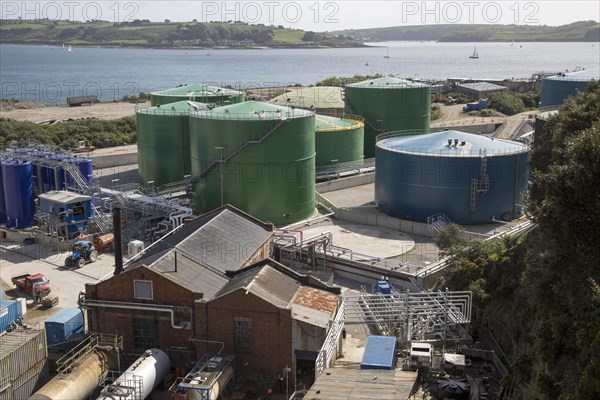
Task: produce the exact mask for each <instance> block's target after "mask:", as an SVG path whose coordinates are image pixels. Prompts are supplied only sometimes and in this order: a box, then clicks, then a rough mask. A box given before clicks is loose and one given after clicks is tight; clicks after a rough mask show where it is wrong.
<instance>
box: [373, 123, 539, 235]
mask: <svg viewBox="0 0 600 400" xmlns="http://www.w3.org/2000/svg"><path fill="white" fill-rule="evenodd" d="M528 160H529V147H528V146H526V145H524V144H522V143H519V142H512V141H508V140H502V139H494V138H489V137H486V136H481V135H474V134H470V133H465V132H458V131H442V132H435V133H429V134H425V135H416V136H395V137H389V138H385V139H381V140H379V141H378V142H377V145H376V157H375V168H376V171H377V172H376V175H375V201H376V202H377V204H378V205H379V207H380V209H381V211H383V212H384V213H386V214H389V215H392V216H394V217H398V218H403V219H409V220H413V221H419V222H427V220H428V217H431V216H434V215H435V214H444V215H446V216H447V217H448V218H449V219H450V220H451V221H452V222H455V223H459V224H485V223H490V222H492V220H493V219H497V220H500V219H502V220H510V219H513V218H516V217H518V216H520V215H521V214H522V212H523V195H524V194H525V192H526V190H527V184H528V166H527V162H528Z"/></svg>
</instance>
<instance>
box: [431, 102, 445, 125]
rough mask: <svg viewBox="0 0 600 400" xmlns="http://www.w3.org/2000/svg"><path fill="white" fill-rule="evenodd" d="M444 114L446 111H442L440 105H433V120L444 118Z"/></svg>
mask: <svg viewBox="0 0 600 400" xmlns="http://www.w3.org/2000/svg"><path fill="white" fill-rule="evenodd" d="M443 115H444V113H443V112H442V109H441V108H440V106H432V107H431V120H432V121H435V120H436V119H440V118H442V116H443Z"/></svg>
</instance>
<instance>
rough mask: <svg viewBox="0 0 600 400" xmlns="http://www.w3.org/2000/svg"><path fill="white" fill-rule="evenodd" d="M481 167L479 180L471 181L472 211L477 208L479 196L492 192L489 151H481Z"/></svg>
mask: <svg viewBox="0 0 600 400" xmlns="http://www.w3.org/2000/svg"><path fill="white" fill-rule="evenodd" d="M479 156H480V158H481V165H480V168H479V179H477V178H473V179H471V211H475V209H476V207H477V196H479V195H480V194H486V193H487V192H488V190H490V177H489V175H488V174H487V161H488V159H487V151H486V150H485V149H483V150H480V151H479Z"/></svg>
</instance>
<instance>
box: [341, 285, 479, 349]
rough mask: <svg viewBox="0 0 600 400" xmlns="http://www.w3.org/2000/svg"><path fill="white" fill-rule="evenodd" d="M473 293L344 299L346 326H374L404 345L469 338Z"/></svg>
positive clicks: (363, 295)
mask: <svg viewBox="0 0 600 400" xmlns="http://www.w3.org/2000/svg"><path fill="white" fill-rule="evenodd" d="M472 297H473V295H472V292H470V291H460V292H450V291H443V292H442V291H440V292H415V293H412V292H410V291H405V292H398V291H395V290H394V289H393V287H392V288H391V292H390V293H389V294H384V293H369V292H367V290H366V288H364V287H363V290H362V291H361V293H360V294H359V295H355V296H345V297H344V303H345V309H346V316H345V320H344V323H346V324H374V325H375V327H376V328H377V330H378V331H379V333H380V334H382V335H389V336H396V337H398V338H399V339H400V340H401V342H404V343H408V342H411V341H420V342H423V341H446V340H462V339H467V338H468V337H466V330H465V329H464V325H466V324H469V323H470V322H471V309H472V304H473V299H472Z"/></svg>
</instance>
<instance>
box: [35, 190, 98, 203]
mask: <svg viewBox="0 0 600 400" xmlns="http://www.w3.org/2000/svg"><path fill="white" fill-rule="evenodd" d="M38 197H39V198H40V199H43V200H48V201H52V202H55V203H60V204H71V203H75V202H78V201H88V200H91V199H92V198H91V197H90V196H85V195H83V194H79V193H74V192H67V191H65V190H54V191H51V192H46V193H42V194H40V195H39V196H38Z"/></svg>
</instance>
